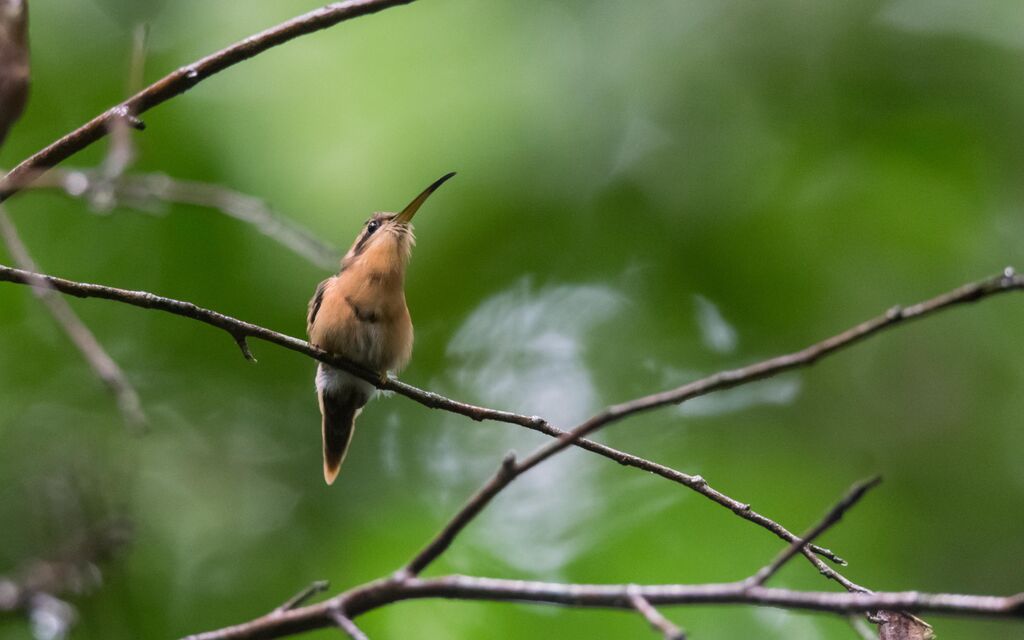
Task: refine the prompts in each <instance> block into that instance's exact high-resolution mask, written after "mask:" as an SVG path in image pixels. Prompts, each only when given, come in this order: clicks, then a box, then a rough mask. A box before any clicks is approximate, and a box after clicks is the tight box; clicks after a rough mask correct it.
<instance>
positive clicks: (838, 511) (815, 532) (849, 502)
mask: <svg viewBox="0 0 1024 640" xmlns="http://www.w3.org/2000/svg"><path fill="white" fill-rule="evenodd" d="M881 481H882V478H881V476H875V477H873V478H870V479H868V480H863V481H861V482H858V483H856V484H854V485H853V486H852V487H850V489H849V491H847V492H846V495H845V496H843V498H842V499H841V500H840V501H839V502H838V503H836V505H835V506H834V507H832V508H831V509H830V510H829V512H828V513H826V514H825V517H824V518H822V519H821V521H820V522H819V523H818V524H816V525H814V526H813V527H811V528H810V529H809V530H808V531H807V533H805V534H804V535H802V536H800V539H799V540H795V541H794V542H793V543H791V544H790V545H789V546H788V547H786V548H785V549H783V550H782V552H781V553H780V554H779V555H778V556H776V557H775V559H774V560H772V561H771V563H770V564H768V565H766V566H764V567H763V568H762V569H761V570H760V571H758V572H757V573H755V574H754V575H753V576H751V577H750V578H748V582H749V583H750V584H751V585H762V584H764V583H765V582H767V580H768V578H771V577H772V576H773V575H775V574H776V573H778V571H779V569H781V568H782V566H783V565H784V564H786V563H787V562H789V561H790V560H791V559H792V558H793V556H795V555H796V554H798V553H800V550H801V549H803V548H805V547H806V546H807V545H808V544H809V543H810V542H812V541H813V540H814V539H815V538H817V537H818V536H820V535H821V534H823V533H825V531H827V530H828V529H829V528H830V527H831V526H832V525H834V524H836V523H837V522H839V521H840V520H842V518H843V514H845V513H846V512H847V511H848V510H849V509H850V508H851V507H853V505H855V504H857V503H858V502H859V501H860V499H861V498H863V497H864V495H865V494H866V493H867V492H868V491H870V490H871V489H873V488H875V487H877V486H878V483H880V482H881Z"/></svg>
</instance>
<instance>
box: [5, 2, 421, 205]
mask: <svg viewBox="0 0 1024 640" xmlns="http://www.w3.org/2000/svg"><path fill="white" fill-rule="evenodd" d="M410 2H413V0H347V1H346V2H335V3H332V4H329V5H327V6H324V7H321V8H319V9H315V10H313V11H310V12H308V13H305V14H303V15H301V16H298V17H295V18H292V19H291V20H288V21H286V22H282V23H281V24H279V25H277V26H275V27H272V28H270V29H267V30H266V31H263V32H261V33H257V34H255V35H252V36H249V37H248V38H246V39H244V40H241V41H239V42H236V43H235V44H233V45H231V46H229V47H227V48H225V49H221V50H220V51H218V52H216V53H213V54H210V55H208V56H206V57H205V58H202V59H200V60H197V61H195V62H193V63H192V64H188V65H185V66H183V67H181V68H179V69H176V70H175V71H173V72H171V73H169V74H167V75H166V76H164V77H163V78H161V79H160V80H158V81H156V82H154V83H153V84H151V85H149V86H148V87H146V88H145V89H143V90H142V91H140V92H138V93H136V94H135V95H134V96H132V97H131V98H129V99H127V100H125V101H124V102H122V103H121V104H119V105H117V106H115V107H112V108H110V109H108V110H107V111H104V112H103V113H101V114H100V115H98V116H96V117H95V118H93V119H92V120H90V121H89V122H87V123H86V124H84V125H82V126H81V127H79V128H78V129H75V130H74V131H72V132H71V133H68V134H67V135H65V136H64V137H62V138H61V139H59V140H57V141H55V142H53V143H51V144H50V145H49V146H47V147H46V148H45V149H42V150H41V151H39V152H37V153H35V154H34V155H32V156H31V157H29V158H27V159H26V160H24V161H22V162H21V163H20V164H18V166H16V167H15V168H14V169H13V170H11V172H10V173H8V174H7V175H6V176H5V177H4V178H3V179H2V180H0V202H3V201H5V200H7V199H8V198H9V197H11V196H12V195H13V194H15V193H17V192H18V191H19V190H21V188H22V187H23V186H24V185H25V184H27V183H28V182H31V180H33V179H34V178H35V177H36V176H37V175H38V174H39V172H40V171H41V170H46V169H49V168H50V167H53V166H55V165H57V164H59V163H60V162H62V161H64V160H66V159H67V158H69V157H71V156H72V155H74V154H75V153H77V152H79V151H81V150H82V149H84V148H86V147H87V146H89V145H90V144H92V143H94V142H96V141H97V140H99V139H101V138H103V137H104V136H105V135H107V133H108V131H109V126H110V123H111V121H112V120H114V119H117V118H120V117H123V115H124V114H131V115H133V116H139V115H141V114H143V113H145V112H146V111H149V110H150V109H152V108H153V107H155V106H157V105H159V104H162V103H164V102H166V101H167V100H170V99H171V98H173V97H175V96H178V95H181V94H182V93H185V92H186V91H188V90H189V89H191V88H192V87H194V86H196V85H197V84H199V83H200V82H202V81H203V80H205V79H207V78H209V77H210V76H213V75H214V74H216V73H219V72H221V71H223V70H225V69H227V68H229V67H231V66H234V65H236V64H238V63H239V62H243V61H245V60H248V59H249V58H252V57H254V56H256V55H259V54H261V53H263V52H264V51H266V50H267V49H270V48H272V47H276V46H278V45H281V44H284V43H286V42H288V41H290V40H294V39H295V38H298V37H299V36H303V35H306V34H309V33H313V32H315V31H320V30H322V29H326V28H328V27H332V26H334V25H336V24H338V23H339V22H343V21H345V20H351V19H353V18H358V17H360V16H364V15H369V14H372V13H376V12H378V11H382V10H384V9H388V8H390V7H394V6H398V5H404V4H409V3H410Z"/></svg>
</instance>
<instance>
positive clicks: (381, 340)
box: [315, 319, 412, 372]
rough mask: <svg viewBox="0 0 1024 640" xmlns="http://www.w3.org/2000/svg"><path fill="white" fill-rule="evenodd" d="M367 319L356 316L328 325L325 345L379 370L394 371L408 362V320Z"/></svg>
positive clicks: (321, 343)
mask: <svg viewBox="0 0 1024 640" xmlns="http://www.w3.org/2000/svg"><path fill="white" fill-rule="evenodd" d="M404 325H405V326H403V323H401V322H400V321H398V322H396V321H391V322H385V321H377V322H365V321H360V320H354V319H353V321H351V322H346V323H344V324H338V325H335V326H326V327H324V331H323V333H322V335H321V336H319V340H317V341H315V342H316V343H317V344H318V346H320V347H321V348H323V349H325V350H327V351H331V352H334V353H337V354H338V355H340V356H344V357H346V358H348V359H349V360H352V361H353V362H355V363H356V364H360V365H362V366H364V367H366V368H368V369H371V370H373V371H377V372H385V371H394V370H398V369H401V368H402V367H403V366H405V364H406V362H407V361H408V359H409V352H410V351H411V349H410V347H411V342H412V325H411V323H409V322H408V320H406V321H405V323H404Z"/></svg>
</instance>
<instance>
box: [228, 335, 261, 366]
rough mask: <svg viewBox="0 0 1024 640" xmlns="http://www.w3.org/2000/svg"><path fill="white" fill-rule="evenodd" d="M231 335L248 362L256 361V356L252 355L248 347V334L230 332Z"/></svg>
mask: <svg viewBox="0 0 1024 640" xmlns="http://www.w3.org/2000/svg"><path fill="white" fill-rule="evenodd" d="M231 337H232V338H234V339H235V343H236V344H237V345H238V348H239V349H241V350H242V355H243V356H244V357H245V359H246V360H248V361H249V362H256V356H254V355H252V350H250V349H249V341H248V336H246V335H245V334H244V333H236V332H234V331H232V332H231Z"/></svg>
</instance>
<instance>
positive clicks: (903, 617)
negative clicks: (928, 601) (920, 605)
mask: <svg viewBox="0 0 1024 640" xmlns="http://www.w3.org/2000/svg"><path fill="white" fill-rule="evenodd" d="M879 617H880V618H881V619H882V622H881V623H880V624H879V625H878V631H879V636H878V640H934V638H935V632H934V631H932V626H931V625H930V624H928V623H927V622H925V621H924V620H922V619H920V618H918V617H915V616H912V615H910V614H907V613H895V612H892V611H883V612H881V613H880V614H879Z"/></svg>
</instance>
